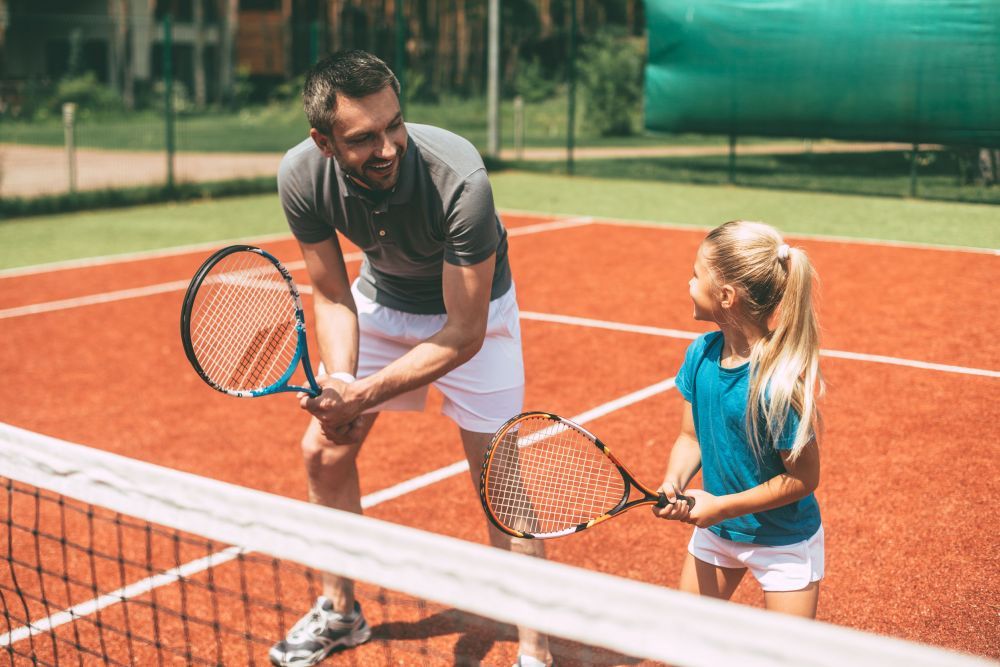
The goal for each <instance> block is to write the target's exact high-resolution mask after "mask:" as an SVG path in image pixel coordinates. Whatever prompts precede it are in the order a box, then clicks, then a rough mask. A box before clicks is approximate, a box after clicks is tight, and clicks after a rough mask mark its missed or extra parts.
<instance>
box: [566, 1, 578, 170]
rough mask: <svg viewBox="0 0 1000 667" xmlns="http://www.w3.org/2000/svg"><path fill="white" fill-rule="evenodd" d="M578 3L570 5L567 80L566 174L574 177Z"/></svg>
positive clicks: (571, 2)
mask: <svg viewBox="0 0 1000 667" xmlns="http://www.w3.org/2000/svg"><path fill="white" fill-rule="evenodd" d="M576 2H577V0H570V3H569V15H570V22H569V25H570V27H569V58H568V59H567V63H566V67H567V72H566V78H567V79H568V81H569V108H568V109H567V110H566V116H567V119H566V173H568V174H569V175H570V176H572V175H573V141H574V139H575V137H574V136H573V133H574V131H575V129H576V30H577V27H576Z"/></svg>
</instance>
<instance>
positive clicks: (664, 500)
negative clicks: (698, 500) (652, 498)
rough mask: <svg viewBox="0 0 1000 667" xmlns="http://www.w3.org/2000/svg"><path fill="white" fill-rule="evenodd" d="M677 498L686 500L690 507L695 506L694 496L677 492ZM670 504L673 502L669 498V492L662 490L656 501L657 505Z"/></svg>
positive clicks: (664, 505)
mask: <svg viewBox="0 0 1000 667" xmlns="http://www.w3.org/2000/svg"><path fill="white" fill-rule="evenodd" d="M677 500H683V501H684V502H686V503H687V504H688V507H694V498H692V497H691V496H685V495H682V494H680V493H678V494H677ZM670 504H671V503H670V501H669V500H667V494H665V493H664V492H663V491H660V496H659V498H658V499H657V501H656V506H657V507H666V506H667V505H670Z"/></svg>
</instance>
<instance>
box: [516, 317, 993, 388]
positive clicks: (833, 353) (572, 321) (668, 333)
mask: <svg viewBox="0 0 1000 667" xmlns="http://www.w3.org/2000/svg"><path fill="white" fill-rule="evenodd" d="M521 319H522V320H537V321H539V322H553V323H556V324H569V325H572V326H580V327H592V328H595V329H608V330H610V331H624V332H628V333H641V334H648V335H650V336H662V337H664V338H681V339H685V340H694V339H695V338H697V337H698V336H700V335H701V334H698V333H695V332H693V331H679V330H677V329H663V328H660V327H649V326H642V325H637V324H622V323H620V322H608V321H605V320H594V319H590V318H587V317H572V316H570V315H552V314H549V313H533V312H529V311H524V310H522V311H521ZM819 353H820V355H821V356H824V357H832V358H835V359H850V360H852V361H868V362H871V363H876V364H889V365H891V366H905V367H907V368H920V369H923V370H930V371H940V372H942V373H959V374H962V375H980V376H983V377H993V378H995V377H1000V371H991V370H988V369H983V368H969V367H966V366H952V365H949V364H935V363H932V362H929V361H917V360H914V359H902V358H900V357H887V356H885V355H881V354H864V353H862V352H843V351H841V350H820V351H819Z"/></svg>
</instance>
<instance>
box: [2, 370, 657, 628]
mask: <svg viewBox="0 0 1000 667" xmlns="http://www.w3.org/2000/svg"><path fill="white" fill-rule="evenodd" d="M673 386H674V378H669V379H667V380H663V381H662V382H657V383H656V384H652V385H650V386H648V387H645V388H644V389H640V390H639V391H635V392H632V393H630V394H626V395H625V396H622V397H620V398H617V399H615V400H613V401H609V402H608V403H605V404H603V405H599V406H597V407H596V408H592V409H590V410H587V411H586V412H582V413H580V414H579V415H577V416H575V417H572V421H575V422H576V423H578V424H580V425H583V424H585V423H587V422H588V421H591V420H593V419H597V418H598V417H602V416H604V415H606V414H609V413H611V412H614V411H615V410H618V409H620V408H623V407H626V406H629V405H632V404H633V403H637V402H639V401H642V400H645V399H647V398H649V397H651V396H655V395H657V394H660V393H663V392H665V391H667V390H669V389H671V388H672V387H673ZM468 469H469V463H468V461H464V460H463V461H456V462H455V463H452V464H451V465H447V466H444V467H443V468H439V469H437V470H434V471H432V472H429V473H426V474H423V475H419V476H417V477H414V478H412V479H410V480H407V481H405V482H402V483H400V484H396V485H395V486H391V487H389V488H386V489H382V490H381V491H375V492H374V493H369V494H368V495H366V496H364V497H362V498H361V507H362V508H365V509H368V508H371V507H375V506H376V505H380V504H382V503H384V502H387V501H389V500H393V499H395V498H399V497H400V496H403V495H406V494H407V493H413V492H414V491H417V490H419V489H422V488H424V487H427V486H430V485H431V484H434V483H436V482H439V481H442V480H445V479H448V478H449V477H454V476H455V475H458V474H461V473H463V472H465V471H467V470H468ZM242 552H243V550H242V549H241V548H240V547H238V546H235V547H229V548H227V549H224V550H222V551H219V552H217V553H215V554H211V555H209V556H206V557H204V558H199V559H197V560H193V561H191V562H189V563H185V564H184V565H182V566H180V567H177V568H173V569H171V570H168V571H166V572H164V573H162V574H159V575H156V576H155V577H149V578H146V579H143V580H141V581H137V582H135V583H133V584H130V585H128V586H124V587H122V588H119V589H118V590H115V591H112V592H110V593H107V594H105V595H102V596H100V597H98V598H94V599H93V600H89V601H87V602H82V603H80V604H77V605H74V606H73V607H71V608H69V609H66V610H64V611H60V612H58V613H55V614H52V615H50V616H48V617H47V618H44V619H41V620H38V621H33V622H32V623H31V625H30V626H21V627H19V628H16V629H14V630H12V631H10V632H8V633H7V634H5V635H0V646H10V645H11V644H13V643H14V642H18V641H21V640H22V639H26V638H28V637H31V636H33V635H38V634H41V633H43V632H48V631H49V630H52V629H54V628H56V627H58V626H60V625H65V624H66V623H71V622H72V621H74V620H76V619H77V618H80V617H81V616H86V615H88V614H92V613H95V612H97V611H99V610H101V609H104V608H105V607H109V606H111V605H113V604H117V603H119V602H124V601H125V600H127V599H128V598H130V597H135V596H138V595H143V594H145V593H148V592H149V591H151V590H152V589H154V588H159V587H161V586H166V585H168V584H172V583H174V582H176V581H178V580H179V579H181V578H182V577H190V576H192V575H195V574H198V573H199V572H202V571H204V570H207V569H209V568H210V567H213V566H215V565H221V564H222V563H225V562H228V561H230V560H232V559H234V558H236V557H237V556H238V555H239V554H240V553H242Z"/></svg>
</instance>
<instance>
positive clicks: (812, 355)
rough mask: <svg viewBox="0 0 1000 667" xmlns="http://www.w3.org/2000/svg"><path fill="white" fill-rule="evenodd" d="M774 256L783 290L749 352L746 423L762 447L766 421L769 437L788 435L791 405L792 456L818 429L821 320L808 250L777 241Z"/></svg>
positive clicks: (755, 441)
mask: <svg viewBox="0 0 1000 667" xmlns="http://www.w3.org/2000/svg"><path fill="white" fill-rule="evenodd" d="M775 261H776V262H778V263H779V264H780V265H782V266H781V268H782V269H783V271H784V272H785V274H786V277H785V280H784V281H783V282H784V289H783V290H782V294H781V296H780V299H779V300H778V303H777V306H776V308H775V310H774V312H773V313H772V315H771V318H770V320H771V322H770V323H771V325H772V326H771V327H769V329H770V331H769V333H768V335H767V336H765V337H764V338H762V339H761V340H760V341H759V342H758V344H757V345H756V346H755V349H754V350H753V353H752V354H751V358H750V361H751V369H752V375H751V379H750V399H749V401H748V408H749V409H748V411H747V428H748V435H750V437H751V443H753V445H754V447H755V448H756V449H758V451H759V449H760V446H761V443H760V430H759V427H757V428H754V427H753V425H755V424H763V425H765V427H766V430H765V433H766V434H767V435H768V440H770V441H771V442H776V441H778V440H779V439H782V438H785V439H787V438H788V435H790V434H784V433H783V431H784V427H785V424H786V419H787V416H788V411H789V409H790V408H791V409H794V410H795V412H797V413H798V415H799V418H800V419H799V423H798V428H797V429H796V432H795V434H794V436H793V438H792V449H791V457H792V458H793V459H794V458H795V457H797V456H798V455H799V453H801V451H802V449H803V448H804V447H805V446H806V445H807V444H808V443H809V442H810V441H811V440H813V439H814V438H815V437H816V436H817V434H818V433H819V431H820V428H821V423H820V416H819V410H818V409H817V405H816V402H817V399H818V397H819V395H820V394H821V393H822V391H823V379H822V376H821V375H820V371H819V324H818V322H817V320H816V313H815V308H814V306H813V294H812V292H813V282H814V281H815V272H814V271H813V268H812V264H811V263H810V262H809V257H808V255H806V253H805V251H804V250H801V249H799V248H789V247H788V246H787V245H784V244H782V245H779V246H778V248H777V250H776V251H775Z"/></svg>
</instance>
